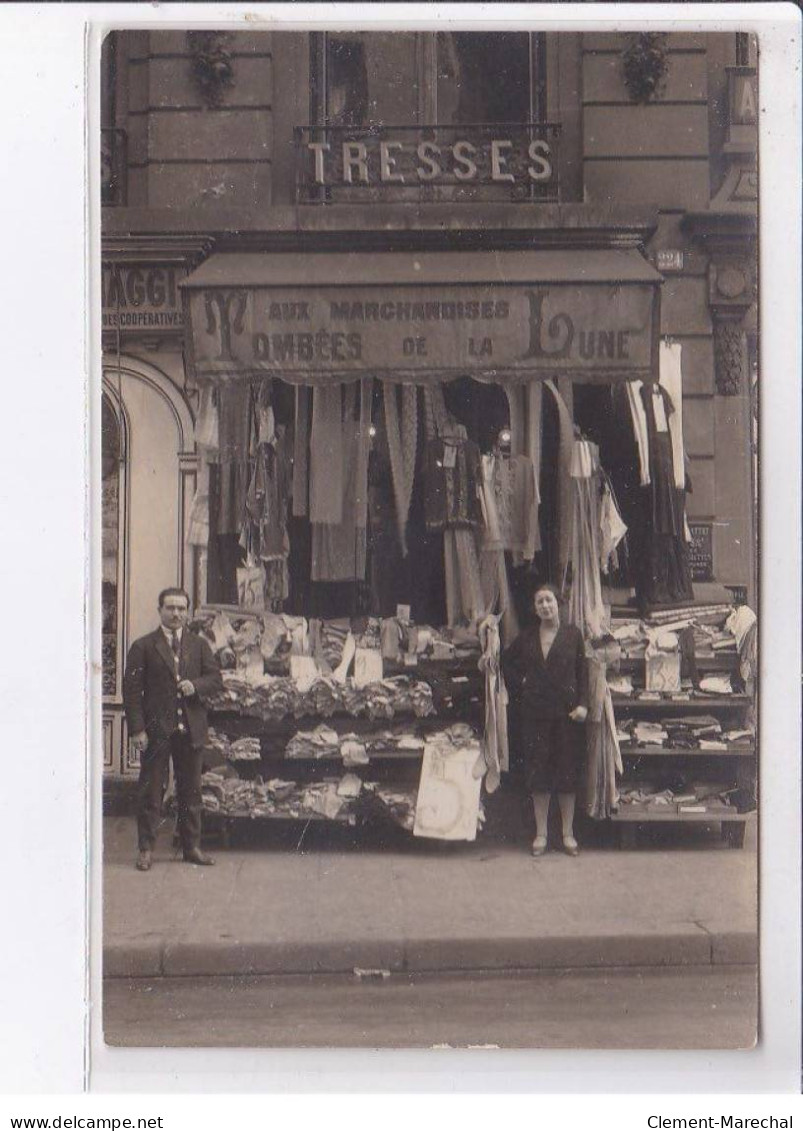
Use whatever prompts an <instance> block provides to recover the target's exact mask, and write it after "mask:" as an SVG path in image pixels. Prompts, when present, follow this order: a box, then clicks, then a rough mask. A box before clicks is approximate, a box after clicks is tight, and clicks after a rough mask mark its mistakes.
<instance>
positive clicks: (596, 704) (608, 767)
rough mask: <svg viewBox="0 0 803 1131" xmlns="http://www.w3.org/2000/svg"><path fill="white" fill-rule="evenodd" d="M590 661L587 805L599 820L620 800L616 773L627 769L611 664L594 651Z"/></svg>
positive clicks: (593, 815)
mask: <svg viewBox="0 0 803 1131" xmlns="http://www.w3.org/2000/svg"><path fill="white" fill-rule="evenodd" d="M587 664H588V699H589V702H588V718H587V720H586V750H587V758H588V760H587V767H586V795H587V796H586V805H587V811H588V815H589V817H593V818H594V819H595V820H597V821H602V820H605V818H607V817H610V815H611V813H613V812H614V811H615V810H616V808H617V806H618V803H619V791H618V789H617V787H616V775H617V773H618V774H622V773H623V766H622V754H621V750H620V748H619V739H618V736H617V729H616V720H615V718H614V711H613V701H612V700H611V692H610V688H609V687H608V681H607V665H606V663H605V661H604V660H602V659H599V658H598V657H597V656H595V655H594V653H593V652H592V653H591V655H590V656H589V657H588V659H587Z"/></svg>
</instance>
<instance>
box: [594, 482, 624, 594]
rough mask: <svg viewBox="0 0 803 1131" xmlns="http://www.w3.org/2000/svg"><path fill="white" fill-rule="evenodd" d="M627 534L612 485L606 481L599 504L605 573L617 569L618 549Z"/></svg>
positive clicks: (601, 563)
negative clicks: (611, 568) (612, 568)
mask: <svg viewBox="0 0 803 1131" xmlns="http://www.w3.org/2000/svg"><path fill="white" fill-rule="evenodd" d="M625 534H627V526H626V525H625V523H624V520H623V519H622V516H621V515H620V513H619V508H618V507H617V505H616V500H615V499H614V497H613V491H612V490H611V485H610V483H608V481H607V480H605V481H604V482H603V484H602V494H601V496H600V503H599V564H600V568H601V569H602V571H603V573H608V571H609V569H610V567H611V566H612V565H613V566H614V568H615V567H616V564H617V562H616V547H617V546H618V545H619V543H620V542H621V541H622V539H623V538H624V536H625Z"/></svg>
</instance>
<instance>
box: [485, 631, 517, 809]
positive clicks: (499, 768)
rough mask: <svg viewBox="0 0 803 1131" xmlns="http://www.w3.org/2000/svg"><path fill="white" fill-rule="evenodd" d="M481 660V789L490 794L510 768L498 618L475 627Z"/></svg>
mask: <svg viewBox="0 0 803 1131" xmlns="http://www.w3.org/2000/svg"><path fill="white" fill-rule="evenodd" d="M479 637H480V646H481V647H482V656H481V657H480V661H479V668H480V671H483V672H485V735H484V740H483V754H484V755H485V765H486V767H487V773H486V776H485V788H486V790H487V791H488V793H494V792H495V790H496V789H498V787H499V783H500V780H501V775H502V772H503V771H504V772H506V771H507V770H508V769H509V768H510V758H509V749H508V732H507V705H508V693H507V687H506V686H505V679H504V676H503V675H502V665H501V661H500V653H501V646H500V640H499V617H495V616H488V617H486V618H485V620H484V621H483V622H482V624H481V625H480V626H479Z"/></svg>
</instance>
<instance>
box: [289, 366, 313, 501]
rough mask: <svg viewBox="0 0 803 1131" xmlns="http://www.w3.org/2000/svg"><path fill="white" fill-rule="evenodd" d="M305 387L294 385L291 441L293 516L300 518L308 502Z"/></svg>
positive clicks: (307, 407) (307, 393)
mask: <svg viewBox="0 0 803 1131" xmlns="http://www.w3.org/2000/svg"><path fill="white" fill-rule="evenodd" d="M311 391H312V390H311V389H309V388H308V387H307V386H306V385H296V430H295V435H294V440H293V514H294V515H295V517H296V518H301V517H303V516H304V515H305V514H306V513H307V506H308V501H309V416H310V412H309V410H310V393H311Z"/></svg>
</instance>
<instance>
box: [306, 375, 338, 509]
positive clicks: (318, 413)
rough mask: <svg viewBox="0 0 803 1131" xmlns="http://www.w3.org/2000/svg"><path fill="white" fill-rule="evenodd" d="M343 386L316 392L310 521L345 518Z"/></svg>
mask: <svg viewBox="0 0 803 1131" xmlns="http://www.w3.org/2000/svg"><path fill="white" fill-rule="evenodd" d="M342 388H343V387H342V385H339V384H337V385H316V386H315V387H314V389H313V393H312V436H311V439H310V461H309V517H310V522H325V523H329V524H335V523H338V522H340V521H341V519H342V517H343V409H342V400H343V397H342Z"/></svg>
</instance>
